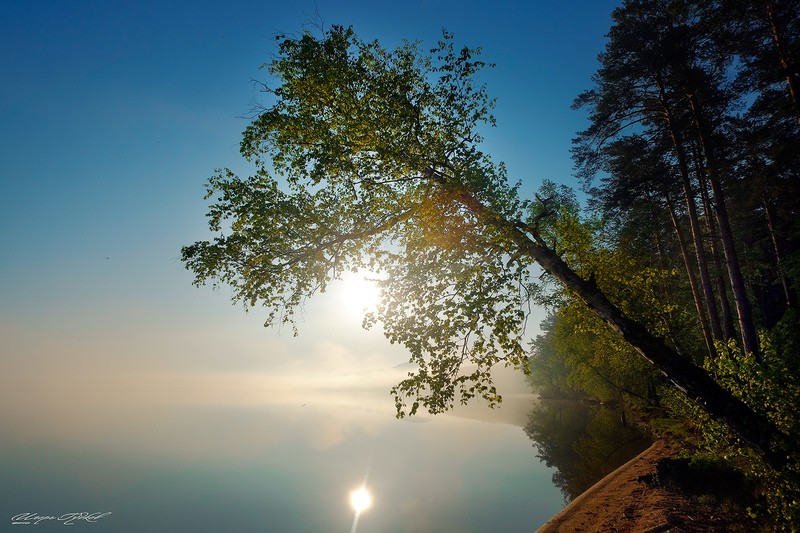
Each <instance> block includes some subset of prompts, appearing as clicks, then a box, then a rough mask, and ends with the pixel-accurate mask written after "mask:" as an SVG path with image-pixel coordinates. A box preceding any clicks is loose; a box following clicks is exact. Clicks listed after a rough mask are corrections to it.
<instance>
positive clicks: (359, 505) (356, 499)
mask: <svg viewBox="0 0 800 533" xmlns="http://www.w3.org/2000/svg"><path fill="white" fill-rule="evenodd" d="M350 505H352V506H353V509H355V511H356V513H361V512H362V511H365V510H367V509H368V508H369V506H370V505H372V496H370V494H369V492H367V489H366V488H364V487H361V488H359V489H356V490H354V491H353V492H351V493H350Z"/></svg>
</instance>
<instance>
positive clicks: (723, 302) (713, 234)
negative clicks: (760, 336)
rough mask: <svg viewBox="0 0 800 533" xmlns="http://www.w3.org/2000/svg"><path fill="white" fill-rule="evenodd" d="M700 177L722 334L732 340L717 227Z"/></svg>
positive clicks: (704, 181) (729, 306) (728, 304)
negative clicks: (720, 314)
mask: <svg viewBox="0 0 800 533" xmlns="http://www.w3.org/2000/svg"><path fill="white" fill-rule="evenodd" d="M700 176H701V183H700V196H701V197H702V200H703V210H704V211H705V213H706V216H705V217H703V218H704V219H705V223H706V231H707V232H708V236H709V241H708V242H709V245H710V247H711V257H713V258H714V270H715V273H716V275H715V276H714V281H715V283H716V284H717V294H718V295H719V308H720V312H721V313H722V333H723V335H725V339H726V340H727V339H732V338H733V337H735V336H736V329H735V328H734V326H733V315H732V314H731V304H730V302H729V301H728V288H727V286H726V285H725V275H724V274H723V268H722V259H721V258H720V253H719V247H718V246H717V226H716V224H714V216H713V215H712V213H713V212H714V210H713V208H712V207H711V199H710V198H709V196H708V187H707V185H708V184H707V180H706V179H703V175H702V174H700Z"/></svg>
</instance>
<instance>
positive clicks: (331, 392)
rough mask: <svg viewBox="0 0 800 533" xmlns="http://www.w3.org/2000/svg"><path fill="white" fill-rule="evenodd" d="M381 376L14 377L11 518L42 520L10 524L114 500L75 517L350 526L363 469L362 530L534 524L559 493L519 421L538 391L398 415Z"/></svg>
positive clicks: (250, 526) (175, 524) (9, 410)
mask: <svg viewBox="0 0 800 533" xmlns="http://www.w3.org/2000/svg"><path fill="white" fill-rule="evenodd" d="M394 378H395V376H387V377H386V381H387V383H388V382H390V381H393V380H394ZM373 381H374V380H373V379H364V376H359V375H351V376H349V377H345V378H343V379H341V380H339V381H338V382H337V381H331V380H326V381H320V382H317V383H314V382H306V383H303V384H301V383H299V382H294V381H284V382H281V381H280V380H276V379H274V378H266V377H261V378H259V377H258V376H247V377H231V379H230V382H226V381H225V380H221V379H220V378H219V377H218V376H215V377H213V378H212V377H208V378H204V377H202V376H194V377H192V378H172V379H171V380H170V379H165V380H163V381H162V382H160V383H157V384H153V383H151V384H149V385H147V386H143V385H137V384H136V383H135V381H133V380H132V381H131V384H130V386H129V388H128V389H127V390H121V389H120V387H122V389H125V386H124V385H120V384H119V383H117V384H114V385H113V386H111V385H109V386H108V387H106V388H105V389H104V388H103V386H102V384H98V383H96V384H94V385H93V386H92V387H87V386H86V384H83V385H84V386H74V387H70V386H69V385H68V384H62V386H60V387H56V386H55V385H52V384H49V385H48V384H43V385H42V388H41V389H39V390H35V389H34V390H30V389H26V390H17V391H14V395H13V397H14V398H15V400H16V403H15V405H8V404H5V405H3V406H2V407H0V416H2V419H1V420H0V421H1V422H2V425H3V428H4V430H3V435H4V436H3V439H2V444H1V445H0V446H2V448H1V449H0V452H2V453H1V455H0V457H2V459H1V461H2V462H1V463H0V502H2V503H0V506H1V507H2V518H3V521H4V524H3V528H0V529H4V530H5V529H7V528H9V527H13V528H15V529H14V530H20V531H24V530H26V529H25V528H31V527H33V526H32V525H27V526H26V525H18V526H10V523H11V519H12V517H14V516H16V515H19V514H21V513H38V514H39V515H45V516H60V515H62V514H64V513H75V512H98V513H102V512H110V513H111V514H110V515H108V516H105V517H103V518H102V519H100V520H98V521H97V522H95V523H93V524H87V523H80V522H78V523H76V524H75V525H74V526H72V528H71V529H70V531H74V532H77V531H88V530H91V531H215V532H216V531H226V530H227V531H241V532H247V531H275V532H291V531H298V532H301V531H309V532H314V531H332V532H333V531H345V532H347V531H351V527H352V525H353V518H354V513H353V510H352V509H351V508H350V506H349V503H348V495H349V492H350V491H351V490H352V489H354V488H356V487H357V486H359V485H361V484H362V483H364V482H365V481H366V485H367V487H368V489H369V490H370V492H371V493H372V496H373V499H374V501H373V505H372V507H371V508H370V509H368V510H367V511H365V512H364V513H363V514H362V515H361V516H360V518H359V521H358V524H357V526H358V527H357V531H361V532H370V531H371V532H391V531H398V532H402V531H409V532H412V531H475V532H483V531H490V530H491V531H532V530H534V529H535V528H536V527H537V526H539V525H540V524H542V523H543V522H545V521H546V520H547V519H548V518H550V517H551V516H552V515H553V514H554V513H556V512H557V511H558V510H559V509H560V508H561V507H562V506H563V504H564V498H563V497H562V494H561V492H560V490H559V489H558V488H557V487H556V486H554V485H553V482H552V477H553V474H554V469H552V468H550V467H547V466H545V465H544V464H542V463H541V462H540V460H539V459H538V458H537V449H536V447H535V446H534V445H533V443H532V441H531V440H530V439H529V438H528V436H526V433H525V432H524V431H523V426H525V424H526V423H527V421H528V412H529V411H530V408H531V405H532V403H533V399H532V397H531V396H530V395H522V394H518V395H515V394H511V395H507V398H506V399H507V401H506V403H505V404H504V407H503V408H502V409H500V410H499V411H494V412H493V411H490V410H488V409H487V408H486V407H485V406H480V405H476V406H474V407H470V408H462V409H459V410H457V411H456V413H454V414H451V415H443V416H437V417H429V416H417V417H414V418H412V419H410V420H402V421H401V420H396V419H395V417H394V411H393V404H392V402H391V399H390V397H389V396H388V393H387V392H386V391H388V387H386V386H377V385H375V384H374V383H373ZM379 381H380V380H379ZM367 383H368V385H366V384H367ZM123 398H124V399H123ZM63 527H66V526H64V525H63V524H61V523H58V522H57V521H55V520H43V521H41V522H40V523H39V524H38V525H37V526H36V527H35V530H36V531H51V530H52V531H64V530H63Z"/></svg>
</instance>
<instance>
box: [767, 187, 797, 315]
mask: <svg viewBox="0 0 800 533" xmlns="http://www.w3.org/2000/svg"><path fill="white" fill-rule="evenodd" d="M761 201H762V202H763V204H764V216H765V217H766V219H767V229H768V230H769V237H770V240H771V241H772V248H773V250H774V252H775V269H776V270H777V271H778V277H779V278H780V280H781V285H782V286H783V296H784V298H785V302H786V308H787V309H790V308H792V307H794V295H793V294H792V289H791V287H790V286H789V280H787V279H786V274H785V273H784V268H783V254H782V253H781V247H780V245H779V244H778V236H777V234H776V232H775V217H774V216H773V215H772V207H771V206H770V205H769V200H768V199H767V195H766V193H763V192H762V193H761Z"/></svg>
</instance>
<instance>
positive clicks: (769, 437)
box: [446, 185, 798, 470]
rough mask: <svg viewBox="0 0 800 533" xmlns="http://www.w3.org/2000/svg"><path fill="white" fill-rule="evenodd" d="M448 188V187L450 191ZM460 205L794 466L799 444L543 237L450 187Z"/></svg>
mask: <svg viewBox="0 0 800 533" xmlns="http://www.w3.org/2000/svg"><path fill="white" fill-rule="evenodd" d="M446 186H448V185H446ZM450 187H451V188H452V189H453V192H456V193H457V194H458V198H459V200H460V202H461V203H462V204H463V205H464V206H465V207H466V208H467V209H469V210H470V211H471V212H472V213H474V214H475V216H476V217H477V218H478V220H480V221H481V222H482V223H483V224H486V225H487V226H492V227H496V228H499V229H502V230H503V231H504V232H505V234H506V235H507V237H508V238H509V240H510V241H511V243H513V244H514V246H516V247H517V248H518V251H519V252H520V253H523V254H526V255H527V256H528V257H530V258H531V259H532V260H533V261H535V262H536V263H538V264H539V266H540V267H541V268H543V269H544V270H545V271H546V272H548V273H549V274H550V275H551V276H553V277H554V278H555V279H556V280H558V281H559V282H560V283H561V284H562V285H563V286H564V287H565V288H566V289H567V290H569V291H570V292H572V293H573V294H574V295H575V296H577V297H578V298H579V299H580V300H581V301H583V302H584V303H585V304H586V305H587V306H588V307H589V309H591V310H592V311H593V312H594V313H595V314H596V315H597V316H598V317H600V318H601V319H602V320H603V321H604V322H605V323H606V324H608V326H609V327H611V329H612V330H614V331H616V332H617V333H619V335H621V336H622V338H624V339H625V340H626V341H627V342H628V343H630V344H631V345H632V346H633V347H634V348H635V349H636V350H637V351H638V352H639V353H640V354H641V355H642V356H643V357H644V358H645V359H646V360H647V361H649V362H650V363H651V364H653V365H654V366H655V367H656V368H657V369H658V370H659V371H660V372H661V373H662V374H663V375H664V376H665V377H666V378H667V379H668V380H669V381H670V382H671V383H672V384H673V385H674V386H675V387H677V388H678V389H679V390H681V391H683V392H684V393H685V394H686V395H687V396H688V397H689V398H690V399H691V400H693V401H695V402H697V404H699V405H700V406H701V407H702V408H703V409H705V411H706V412H707V413H708V414H709V415H710V416H711V417H712V418H713V419H715V420H717V421H718V422H720V423H721V424H723V425H724V426H725V427H727V428H728V429H730V431H731V432H732V433H733V434H734V435H736V436H737V437H739V438H740V439H741V440H742V441H744V442H745V443H746V444H747V445H749V446H750V447H752V448H753V449H754V450H756V451H757V452H758V453H759V454H761V456H762V457H763V458H764V461H765V462H766V463H767V464H769V465H770V466H772V467H773V468H775V469H776V470H781V469H782V468H783V467H784V466H786V464H787V463H788V456H787V454H788V452H787V450H791V449H794V447H795V446H797V445H798V443H796V442H794V441H793V439H791V438H790V437H789V436H788V435H786V434H784V433H783V432H782V431H780V430H779V429H778V428H777V427H775V425H774V424H773V423H772V422H771V421H770V420H769V419H768V418H767V417H765V416H762V415H760V414H758V413H756V412H755V411H753V410H752V409H750V407H748V406H747V405H745V404H744V403H743V402H742V401H741V400H739V399H737V398H736V397H735V396H733V395H732V394H731V393H730V392H729V391H727V390H725V389H723V388H722V387H721V386H720V385H719V384H718V383H717V382H716V381H714V380H713V379H712V378H711V376H710V375H709V374H708V372H706V371H705V370H703V369H702V368H699V367H697V366H695V365H694V364H692V363H691V362H689V361H687V360H686V359H684V358H682V357H680V356H679V355H678V354H677V353H675V352H674V351H673V350H671V349H670V348H669V347H668V346H667V345H666V344H664V342H663V341H662V340H661V339H658V338H656V337H655V336H654V335H652V334H651V333H650V332H649V331H648V330H647V329H646V328H645V327H644V326H643V325H641V324H639V323H638V322H636V321H634V320H631V319H629V318H628V317H626V316H625V315H624V314H623V313H622V311H621V310H620V309H619V308H618V307H617V306H616V305H614V304H613V303H611V301H609V300H608V298H606V296H605V294H603V292H602V291H600V289H599V288H598V287H597V285H596V284H595V283H594V282H593V281H591V280H585V279H583V278H582V277H580V276H579V275H578V274H577V273H576V272H575V271H574V270H572V269H571V268H570V267H569V266H568V265H567V264H566V263H565V262H564V260H563V259H561V257H559V256H558V254H556V253H555V252H554V251H553V250H551V249H550V248H548V247H547V246H546V245H545V244H544V241H543V240H542V239H541V237H540V236H539V235H538V234H537V233H536V232H535V230H533V229H532V228H530V227H528V226H527V225H526V224H524V223H522V222H512V221H509V220H507V219H505V218H503V217H502V216H501V215H499V214H498V213H496V212H494V211H493V210H491V209H489V208H487V207H486V206H485V205H483V204H482V203H481V202H480V201H478V200H477V199H476V198H475V197H474V196H473V195H472V194H471V193H469V192H467V191H465V190H463V189H460V188H457V187H454V186H452V185H450Z"/></svg>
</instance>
